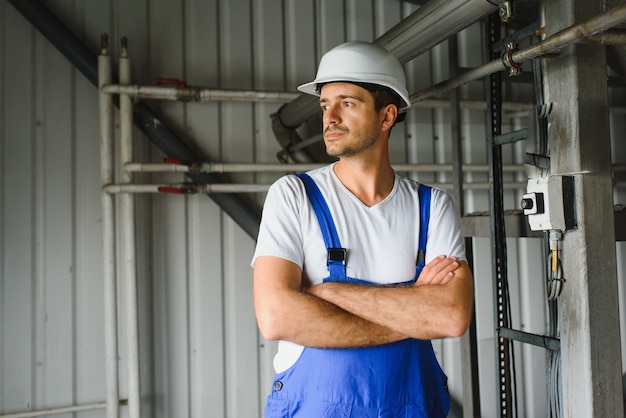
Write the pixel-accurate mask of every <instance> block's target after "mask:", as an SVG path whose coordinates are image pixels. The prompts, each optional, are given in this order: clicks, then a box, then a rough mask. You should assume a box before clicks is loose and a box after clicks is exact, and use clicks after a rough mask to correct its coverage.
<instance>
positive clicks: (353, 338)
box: [272, 292, 406, 348]
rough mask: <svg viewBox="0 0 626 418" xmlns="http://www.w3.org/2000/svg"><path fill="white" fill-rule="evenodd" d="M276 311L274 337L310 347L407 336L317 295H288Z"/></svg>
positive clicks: (356, 344)
mask: <svg viewBox="0 0 626 418" xmlns="http://www.w3.org/2000/svg"><path fill="white" fill-rule="evenodd" d="M286 300H288V301H289V302H288V303H281V304H280V306H279V307H278V308H277V309H275V312H274V313H273V315H274V318H275V319H276V320H277V321H276V322H275V325H274V326H273V327H272V334H273V335H272V336H273V337H274V338H273V339H281V340H287V341H291V342H294V343H297V344H300V345H304V346H307V347H325V348H349V347H367V346H373V345H380V344H386V343H390V342H394V341H398V340H401V339H405V338H406V336H404V335H402V334H400V333H398V332H396V331H392V330H391V329H389V328H387V327H385V326H382V325H380V324H376V323H374V322H371V321H368V320H366V319H364V318H362V317H359V316H356V315H354V314H352V313H350V312H347V311H345V310H343V309H340V308H339V307H337V306H335V305H333V304H331V303H329V302H326V301H324V300H321V299H319V298H317V297H315V296H312V295H309V294H306V293H303V292H293V293H292V294H291V295H285V297H284V298H283V301H286Z"/></svg>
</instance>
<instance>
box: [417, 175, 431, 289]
mask: <svg viewBox="0 0 626 418" xmlns="http://www.w3.org/2000/svg"><path fill="white" fill-rule="evenodd" d="M431 192H432V187H430V186H426V185H424V184H420V185H419V188H418V195H419V199H420V236H419V243H418V250H417V268H416V276H415V277H416V278H417V277H418V276H419V275H420V273H421V272H422V269H423V268H424V265H425V264H426V238H427V237H428V223H429V222H430V195H431Z"/></svg>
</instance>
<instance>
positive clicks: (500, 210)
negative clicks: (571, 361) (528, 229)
mask: <svg viewBox="0 0 626 418" xmlns="http://www.w3.org/2000/svg"><path fill="white" fill-rule="evenodd" d="M485 30H486V34H485V40H486V54H487V55H486V59H485V61H486V62H490V61H492V60H493V59H496V58H497V57H498V56H499V55H498V54H497V53H495V52H493V51H492V49H493V45H494V44H495V43H496V42H497V41H499V40H500V17H499V16H498V14H497V13H494V14H491V15H490V16H489V17H488V18H487V21H486V25H485ZM485 88H486V97H487V112H486V113H487V132H486V133H487V139H488V145H489V146H488V150H487V154H488V157H489V202H490V208H491V216H490V223H491V248H492V257H493V275H494V276H493V279H494V302H495V307H496V311H495V315H496V318H495V328H496V353H497V356H498V357H497V359H496V361H497V368H496V369H497V376H496V384H497V385H498V393H499V400H498V411H499V414H498V416H499V417H501V418H508V417H513V416H514V411H515V409H516V408H515V406H514V398H513V390H512V387H513V383H514V379H513V378H512V376H511V368H510V365H511V358H512V354H513V353H512V344H511V342H510V341H509V340H508V339H506V338H504V337H502V336H500V335H498V332H497V331H498V330H499V329H501V328H509V326H510V324H509V322H510V318H509V289H508V273H507V250H506V231H505V228H504V202H503V183H504V181H503V178H502V145H499V144H497V143H496V138H497V136H498V135H500V134H501V130H502V129H501V124H502V73H494V74H492V75H490V76H489V77H487V78H486V82H485Z"/></svg>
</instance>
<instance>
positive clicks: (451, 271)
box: [254, 256, 473, 348]
mask: <svg viewBox="0 0 626 418" xmlns="http://www.w3.org/2000/svg"><path fill="white" fill-rule="evenodd" d="M254 304H255V311H256V315H257V322H258V324H259V328H260V330H261V333H262V334H263V336H264V337H265V338H267V339H269V340H287V341H291V342H294V343H297V344H300V345H304V346H309V347H335V348H347V347H367V346H372V345H379V344H385V343H390V342H395V341H399V340H402V339H406V338H418V339H433V338H443V337H456V336H460V335H462V334H463V333H464V332H465V330H466V329H467V327H468V326H469V322H470V318H471V312H472V304H473V284H472V275H471V272H470V270H469V267H468V265H467V263H466V262H465V261H457V260H456V259H455V258H454V257H444V256H439V257H437V258H435V259H434V260H433V261H431V262H430V263H428V264H427V265H426V266H425V267H424V269H423V270H422V273H421V274H420V277H419V280H418V281H417V282H416V283H415V285H413V286H410V287H375V286H367V285H360V284H350V283H324V284H321V285H317V286H313V287H311V288H308V289H305V288H303V286H302V270H301V269H300V267H299V266H297V265H296V264H294V263H292V262H290V261H288V260H285V259H282V258H279V257H270V256H264V257H259V258H258V259H257V260H256V262H255V266H254Z"/></svg>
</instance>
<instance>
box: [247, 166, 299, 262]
mask: <svg viewBox="0 0 626 418" xmlns="http://www.w3.org/2000/svg"><path fill="white" fill-rule="evenodd" d="M304 198H306V196H305V194H304V186H303V185H302V182H301V181H300V179H298V178H297V177H296V176H285V177H281V178H280V179H278V180H277V181H276V182H275V183H274V184H273V185H272V186H271V187H270V188H269V190H268V192H267V196H266V198H265V203H264V204H263V213H262V215H261V225H260V228H259V235H258V238H257V244H256V248H255V251H254V256H253V258H252V262H251V266H252V267H254V263H255V261H256V259H257V258H258V257H261V256H274V257H281V258H284V259H287V260H289V261H292V262H293V263H295V264H297V265H299V266H300V267H302V265H303V260H304V255H303V250H302V248H303V246H302V228H301V221H300V208H301V207H302V203H303V199H304Z"/></svg>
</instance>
